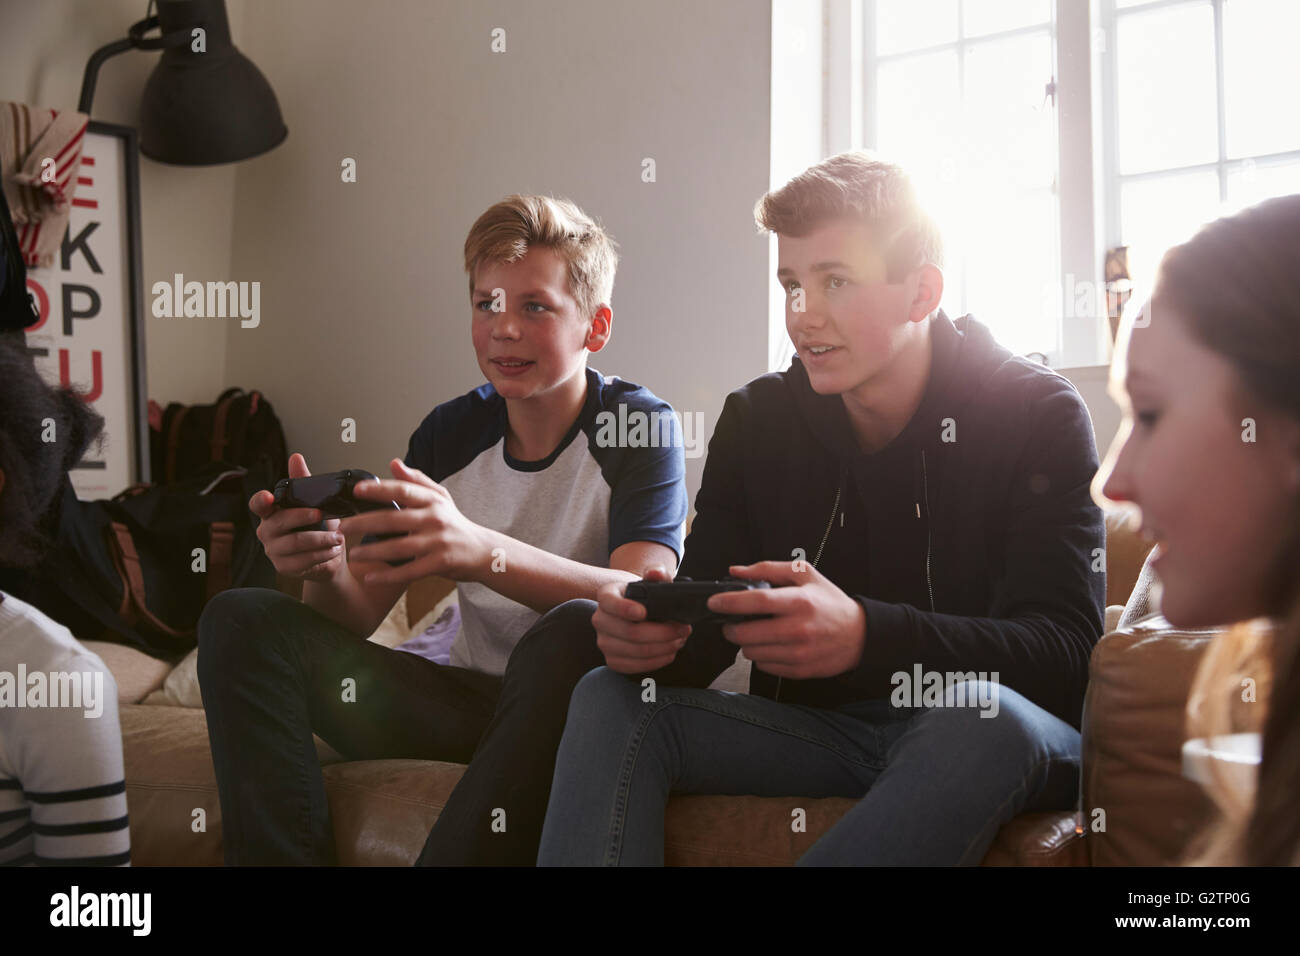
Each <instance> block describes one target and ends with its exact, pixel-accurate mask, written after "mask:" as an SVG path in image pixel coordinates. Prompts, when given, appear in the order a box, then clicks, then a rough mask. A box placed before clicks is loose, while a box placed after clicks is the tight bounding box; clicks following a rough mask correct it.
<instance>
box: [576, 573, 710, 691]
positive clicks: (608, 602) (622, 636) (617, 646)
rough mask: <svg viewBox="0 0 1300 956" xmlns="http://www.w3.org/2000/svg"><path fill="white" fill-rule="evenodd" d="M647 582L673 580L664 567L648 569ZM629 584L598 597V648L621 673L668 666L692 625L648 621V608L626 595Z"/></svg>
mask: <svg viewBox="0 0 1300 956" xmlns="http://www.w3.org/2000/svg"><path fill="white" fill-rule="evenodd" d="M645 580H647V581H671V580H672V577H671V576H670V575H669V574H668V572H667V571H665V570H664V569H663V568H658V567H655V568H649V569H648V570H647V571H646V572H645ZM625 586H626V585H625V584H623V583H621V582H615V583H612V584H607V585H605V586H604V587H602V588H601V589H600V590H599V591H598V592H597V594H596V613H595V614H593V615H592V616H591V623H592V625H593V626H594V627H595V629H596V646H597V647H598V648H600V652H601V653H602V654H604V655H605V664H606V666H608V667H609V669H610V670H612V671H618V672H619V673H620V674H644V673H647V672H649V671H656V670H658V669H659V668H661V667H667V666H668V665H669V664H671V663H672V662H673V659H674V658H676V657H677V652H678V651H679V650H681V647H682V645H683V644H685V643H686V638H688V637H689V636H690V633H691V626H690V625H689V624H678V623H676V622H675V621H647V620H646V609H645V606H644V605H643V604H641V603H639V602H637V601H632V600H629V599H628V598H625V597H624V596H623V589H624V587H625Z"/></svg>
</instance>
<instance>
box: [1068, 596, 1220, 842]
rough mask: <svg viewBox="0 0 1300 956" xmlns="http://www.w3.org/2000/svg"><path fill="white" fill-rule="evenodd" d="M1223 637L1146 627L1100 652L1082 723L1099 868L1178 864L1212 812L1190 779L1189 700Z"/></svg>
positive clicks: (1154, 623)
mask: <svg viewBox="0 0 1300 956" xmlns="http://www.w3.org/2000/svg"><path fill="white" fill-rule="evenodd" d="M1220 633H1221V632H1220V631H1217V630H1210V631H1192V630H1182V629H1179V628H1175V627H1173V626H1172V625H1171V624H1169V623H1168V622H1167V621H1165V620H1164V619H1163V618H1160V617H1152V618H1148V619H1146V620H1144V621H1140V622H1138V623H1136V624H1133V625H1130V626H1128V627H1124V628H1121V629H1119V630H1116V631H1113V632H1111V633H1110V634H1107V635H1106V636H1105V637H1103V638H1102V639H1101V641H1099V642H1098V644H1097V646H1096V648H1094V650H1093V654H1092V661H1091V666H1090V670H1091V679H1090V681H1089V684H1088V694H1087V699H1086V702H1085V704H1084V718H1083V768H1084V769H1083V773H1084V781H1083V809H1084V826H1085V827H1087V828H1088V831H1089V832H1088V839H1087V841H1086V842H1087V844H1088V847H1089V853H1090V856H1091V860H1092V863H1093V865H1096V866H1106V865H1119V866H1163V865H1169V864H1173V863H1176V862H1178V860H1179V859H1180V858H1181V857H1182V855H1183V853H1184V851H1185V850H1186V849H1187V846H1188V843H1189V841H1190V840H1191V838H1192V837H1193V836H1194V835H1195V834H1196V833H1197V832H1198V831H1199V830H1200V829H1201V827H1202V826H1203V825H1204V824H1205V823H1207V822H1208V821H1209V819H1210V818H1211V816H1212V812H1213V805H1212V803H1211V802H1210V800H1209V798H1208V797H1207V796H1206V795H1205V794H1204V792H1203V791H1202V790H1201V788H1200V787H1199V786H1198V785H1197V784H1195V783H1193V782H1191V781H1190V780H1187V779H1186V778H1184V777H1183V775H1182V745H1183V740H1184V738H1185V736H1186V731H1185V726H1186V708H1187V698H1188V694H1189V692H1190V690H1191V686H1192V681H1193V679H1194V677H1195V675H1196V670H1197V667H1198V666H1199V665H1200V661H1201V655H1202V654H1204V652H1205V650H1206V648H1207V646H1208V645H1209V643H1210V641H1211V640H1213V639H1214V638H1215V637H1216V636H1217V635H1218V634H1220Z"/></svg>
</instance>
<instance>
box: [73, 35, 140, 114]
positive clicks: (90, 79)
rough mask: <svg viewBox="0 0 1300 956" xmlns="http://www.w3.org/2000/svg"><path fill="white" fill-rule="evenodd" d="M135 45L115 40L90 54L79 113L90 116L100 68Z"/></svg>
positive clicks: (82, 80) (82, 85) (82, 87)
mask: <svg viewBox="0 0 1300 956" xmlns="http://www.w3.org/2000/svg"><path fill="white" fill-rule="evenodd" d="M134 45H135V44H133V43H132V42H131V41H130V40H129V39H128V40H114V41H113V42H112V43H109V44H107V45H106V46H102V47H100V48H99V49H98V50H96V51H95V52H94V53H92V54H90V59H89V60H87V61H86V73H85V76H83V77H82V79H81V99H79V100H78V101H77V112H78V113H85V114H86V115H90V104H91V103H92V102H93V101H94V99H95V81H96V80H97V79H98V78H99V68H100V66H102V65H103V63H104V61H105V60H107V59H108V58H109V57H114V56H117V55H118V54H119V53H125V52H126V51H127V50H129V49H131V47H133V46H134Z"/></svg>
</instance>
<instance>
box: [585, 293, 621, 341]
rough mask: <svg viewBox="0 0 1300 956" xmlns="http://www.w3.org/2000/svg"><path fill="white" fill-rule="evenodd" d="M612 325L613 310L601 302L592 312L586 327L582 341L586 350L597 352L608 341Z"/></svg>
mask: <svg viewBox="0 0 1300 956" xmlns="http://www.w3.org/2000/svg"><path fill="white" fill-rule="evenodd" d="M613 327H614V310H613V309H611V308H610V307H609V306H607V305H605V304H603V303H602V304H601V305H600V306H598V307H597V308H596V311H595V312H594V313H592V316H591V324H590V325H589V326H588V328H587V338H586V340H585V341H584V342H583V343H582V344H583V345H585V346H586V347H587V351H588V352H599V351H600V350H601V349H603V348H604V347H605V346H606V345H607V344H608V343H609V336H610V333H611V332H612V331H613Z"/></svg>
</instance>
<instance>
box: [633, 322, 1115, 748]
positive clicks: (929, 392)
mask: <svg viewBox="0 0 1300 956" xmlns="http://www.w3.org/2000/svg"><path fill="white" fill-rule="evenodd" d="M930 322H931V333H932V335H931V341H932V350H933V351H932V361H931V372H930V379H929V382H928V384H927V387H926V390H925V393H924V395H923V397H922V400H921V404H920V406H919V407H918V409H917V411H916V413H915V414H914V415H913V416H912V419H911V420H910V421H909V422H908V424H907V426H906V427H905V428H904V429H903V431H902V432H901V433H900V434H899V435H898V436H897V437H896V438H895V439H894V440H893V441H891V442H890V443H889V444H888V445H887V446H885V447H884V448H882V449H880V450H879V451H877V452H875V453H872V454H865V453H863V452H862V451H861V450H860V449H859V447H858V445H857V442H856V439H855V437H854V434H853V431H852V428H851V426H850V423H849V419H848V414H847V412H846V410H845V408H844V403H843V401H842V399H841V398H840V397H839V396H838V395H818V394H817V393H816V392H814V391H813V390H812V387H811V385H810V384H809V381H808V375H807V372H806V371H805V369H804V367H803V365H802V363H801V362H800V361H799V360H798V359H797V358H796V359H795V360H794V361H793V362H792V363H791V366H790V368H789V369H788V370H787V371H785V372H780V373H773V374H770V375H764V376H762V377H761V378H758V379H755V380H754V381H752V382H750V383H749V384H748V385H746V386H744V387H743V388H740V389H737V390H736V391H734V392H732V393H731V394H730V395H728V396H727V400H726V403H725V405H724V406H723V409H722V415H721V417H720V418H719V420H718V424H717V427H716V428H715V430H714V432H713V438H712V440H711V441H710V442H709V453H708V459H707V461H706V463H705V468H704V477H703V482H702V484H701V487H700V492H699V495H698V496H697V497H696V501H695V508H696V517H695V520H694V522H693V524H692V528H691V533H690V535H689V537H688V538H687V540H686V553H685V556H684V557H683V559H682V564H681V567H680V569H679V572H678V573H679V576H682V577H690V578H693V579H695V580H697V581H699V580H710V579H714V578H721V577H725V576H726V575H727V568H728V565H731V564H752V563H754V562H757V561H764V560H777V561H791V560H795V559H797V558H801V557H802V558H803V559H804V560H806V561H808V562H810V563H811V562H813V561H814V560H816V567H817V569H818V571H820V572H821V573H822V574H824V575H825V576H826V577H827V578H829V579H830V580H831V581H833V582H834V583H835V584H836V585H837V586H838V587H839V588H840V589H841V590H843V591H845V592H846V593H847V594H849V595H851V596H853V597H854V598H855V599H856V600H857V601H858V602H859V603H860V604H861V605H862V607H863V609H864V611H865V612H866V621H867V623H866V643H865V646H864V649H863V655H862V661H861V663H860V664H859V665H858V666H857V667H856V668H854V669H853V670H851V671H848V672H847V673H844V674H840V675H838V676H836V677H831V678H816V679H811V680H792V679H790V678H784V679H780V680H778V678H776V677H773V676H771V675H769V674H764V673H763V672H761V671H759V670H758V669H757V668H754V669H753V670H752V673H751V678H750V693H752V694H756V695H760V696H763V697H768V698H771V699H776V700H780V701H782V702H785V703H792V704H804V705H810V706H817V707H826V708H832V707H836V706H838V705H840V704H843V703H847V702H850V701H857V700H868V699H878V698H888V697H889V696H890V694H891V692H892V691H893V690H894V686H895V685H894V683H893V682H892V681H891V675H894V674H896V673H898V672H906V673H907V674H908V675H912V674H913V673H914V668H915V667H916V665H920V667H921V669H922V671H923V672H929V671H937V672H940V673H944V674H947V673H948V672H961V673H963V674H964V673H967V672H972V671H974V672H977V673H978V672H985V674H986V675H987V676H988V678H989V679H993V672H996V673H997V678H996V680H997V681H998V683H1000V684H1002V685H1003V686H1005V687H1010V688H1012V689H1013V690H1015V691H1017V692H1019V693H1020V694H1022V695H1024V696H1025V697H1027V698H1028V699H1029V700H1031V701H1033V702H1034V703H1036V704H1037V705H1038V706H1040V707H1042V708H1043V709H1045V710H1047V711H1048V712H1050V713H1052V714H1054V715H1056V716H1057V717H1060V718H1061V719H1062V720H1064V721H1066V722H1067V723H1069V724H1071V725H1072V726H1074V727H1076V728H1077V727H1078V726H1079V724H1080V714H1081V710H1082V706H1083V694H1084V688H1085V687H1086V685H1087V680H1088V658H1089V655H1090V654H1091V652H1092V648H1093V645H1095V644H1096V643H1097V640H1098V639H1099V638H1100V636H1101V632H1102V622H1103V612H1104V601H1105V593H1106V591H1105V546H1106V540H1105V525H1104V522H1103V518H1102V514H1101V511H1100V509H1099V508H1098V507H1097V505H1096V504H1095V503H1094V502H1093V500H1092V497H1091V495H1090V493H1089V486H1090V483H1091V481H1092V478H1093V476H1094V474H1095V473H1096V471H1097V465H1098V462H1097V450H1096V444H1095V441H1094V439H1093V430H1092V423H1091V420H1090V418H1089V416H1088V410H1087V408H1086V407H1085V406H1084V403H1083V400H1082V399H1081V398H1080V397H1079V394H1078V392H1076V391H1075V389H1074V387H1073V386H1072V385H1071V384H1070V383H1069V382H1068V381H1066V380H1065V379H1064V378H1062V377H1061V376H1060V375H1057V374H1056V373H1054V372H1052V371H1050V370H1049V369H1047V368H1045V367H1043V366H1041V365H1038V364H1036V363H1034V362H1031V361H1029V360H1027V359H1024V358H1019V357H1016V356H1014V355H1012V354H1011V353H1010V352H1009V351H1008V350H1007V349H1005V348H1003V347H1002V346H1000V345H998V344H997V343H996V342H995V341H994V340H993V337H992V335H991V334H990V333H989V330H988V329H987V328H986V327H985V326H984V325H982V324H980V323H979V322H977V321H975V320H974V319H973V318H971V317H970V316H964V317H962V318H960V319H958V320H957V321H956V322H955V323H954V322H953V321H951V320H949V319H948V317H947V316H946V315H944V314H943V313H942V312H939V313H938V314H937V315H936V316H935V317H933V318H932V319H931V320H930ZM837 496H838V505H837V504H836V499H837ZM736 651H737V647H736V645H734V644H731V643H730V642H728V641H727V640H726V639H725V638H723V636H722V633H721V628H720V627H719V626H718V625H700V626H697V627H696V628H695V630H694V632H693V633H692V635H691V637H690V638H689V639H688V640H687V642H686V644H685V645H684V646H683V648H682V650H681V651H680V652H679V653H678V656H677V659H676V660H674V662H673V663H672V664H670V665H669V666H668V667H666V668H663V669H661V670H660V671H658V672H656V673H655V674H654V676H655V677H656V678H657V679H658V680H659V682H660V683H661V684H666V685H685V686H695V687H705V686H708V684H710V683H711V682H712V681H713V680H714V678H716V677H717V675H718V674H720V673H721V672H722V671H723V670H724V669H726V668H727V667H728V666H729V665H730V664H731V663H733V661H734V660H735V657H736Z"/></svg>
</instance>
